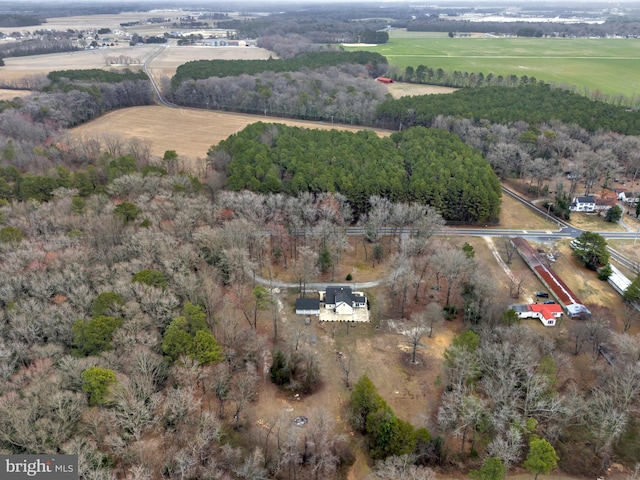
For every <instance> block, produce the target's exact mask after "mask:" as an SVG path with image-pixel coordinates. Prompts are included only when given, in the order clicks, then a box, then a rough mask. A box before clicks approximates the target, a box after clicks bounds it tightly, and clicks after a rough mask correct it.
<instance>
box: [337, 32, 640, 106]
mask: <svg viewBox="0 0 640 480" xmlns="http://www.w3.org/2000/svg"><path fill="white" fill-rule="evenodd" d="M389 36H390V38H389V42H388V43H386V44H382V45H378V46H375V47H349V48H351V49H354V50H355V49H358V50H370V51H375V52H378V53H380V54H382V55H384V56H385V57H387V59H388V60H389V62H390V64H391V65H392V66H394V67H397V68H399V69H400V70H401V71H404V69H405V68H406V67H407V66H412V67H414V68H416V67H418V66H419V65H424V66H427V67H430V68H434V69H437V68H442V69H443V70H446V71H455V70H458V71H463V72H476V73H478V72H482V73H483V74H484V75H485V76H486V75H487V74H489V73H493V74H494V75H503V76H505V75H517V76H518V77H521V76H523V75H526V76H528V77H535V78H536V79H538V80H544V81H546V82H550V83H558V84H565V85H572V86H575V87H576V88H577V90H578V91H579V92H583V91H585V90H588V91H595V90H600V91H601V92H602V93H605V94H609V95H625V96H627V97H629V98H632V97H633V96H634V95H636V94H637V93H640V75H639V73H640V52H639V50H638V45H639V42H640V40H636V39H586V38H579V39H567V38H484V37H480V36H473V37H464V38H449V37H448V35H447V34H446V33H437V34H436V33H431V32H407V31H401V30H393V31H391V32H390V33H389Z"/></svg>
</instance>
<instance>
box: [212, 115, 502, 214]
mask: <svg viewBox="0 0 640 480" xmlns="http://www.w3.org/2000/svg"><path fill="white" fill-rule="evenodd" d="M209 156H211V157H214V158H216V157H222V156H228V157H229V158H230V160H229V162H228V164H227V168H226V171H227V187H228V188H229V189H231V190H243V189H248V190H252V191H256V192H260V193H279V192H283V193H285V194H287V195H298V194H299V193H301V192H312V193H320V192H334V193H335V192H339V193H341V194H343V195H344V196H345V197H346V198H347V199H348V200H349V203H350V205H351V206H352V208H353V209H354V210H355V212H356V213H357V214H358V215H360V214H362V213H365V212H366V211H367V209H368V200H369V198H370V197H371V196H376V195H377V196H382V197H385V198H388V199H390V200H391V201H393V202H409V203H411V202H419V203H424V204H427V205H430V206H431V207H432V208H434V209H436V210H437V211H438V212H440V214H441V215H442V216H443V218H444V219H445V220H449V221H456V222H465V223H487V222H489V223H491V222H494V221H495V220H496V219H497V218H498V213H499V210H500V196H501V190H500V182H499V181H498V178H497V177H496V175H495V174H494V173H493V171H492V170H491V168H490V166H489V164H488V163H487V162H486V160H485V159H483V158H482V157H481V156H480V155H479V154H478V153H477V152H476V151H474V150H473V149H471V148H469V147H468V146H467V145H465V144H464V143H462V142H461V141H460V140H459V138H458V137H457V136H456V135H452V134H450V133H448V132H444V131H442V130H428V129H425V128H415V129H408V130H404V131H402V132H399V133H395V134H393V135H392V136H391V138H379V137H378V136H377V135H376V134H375V133H373V132H367V131H361V132H358V133H355V134H354V133H350V132H341V131H338V130H331V131H324V130H312V129H301V128H294V127H287V126H284V125H274V124H264V123H261V122H258V123H255V124H253V125H251V126H249V127H247V128H245V129H244V130H243V131H241V132H238V133H237V134H236V135H233V136H232V137H230V138H229V139H227V140H224V141H222V142H221V143H220V144H219V145H217V146H216V147H213V148H212V149H211V150H210V151H209Z"/></svg>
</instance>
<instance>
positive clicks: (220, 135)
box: [70, 106, 390, 174]
mask: <svg viewBox="0 0 640 480" xmlns="http://www.w3.org/2000/svg"><path fill="white" fill-rule="evenodd" d="M255 122H274V123H284V124H286V125H291V126H298V127H306V128H319V129H324V130H331V129H338V130H350V131H353V132H356V131H359V130H362V127H351V126H342V125H332V124H328V123H322V122H307V121H299V120H288V119H284V118H279V117H265V116H260V115H242V114H235V113H228V112H218V111H208V110H198V109H192V108H169V107H163V106H149V107H132V108H124V109H121V110H116V111H113V112H109V113H107V114H106V115H103V116H102V117H100V118H97V119H96V120H93V121H92V122H89V123H86V124H84V125H81V126H79V127H76V128H74V129H72V130H71V131H70V132H71V135H72V136H76V137H77V138H82V137H91V138H99V137H100V136H101V135H103V134H105V133H109V134H116V135H119V136H121V137H122V138H123V139H125V140H126V139H130V138H140V139H144V140H148V141H150V142H151V154H152V155H153V156H156V157H162V156H163V155H164V152H166V151H167V150H175V151H176V152H177V153H178V155H179V156H180V157H181V159H182V160H183V161H184V162H185V164H186V167H187V168H189V169H191V170H192V172H193V173H196V174H197V173H198V172H200V171H201V170H202V168H203V165H204V164H203V161H202V159H204V158H205V157H206V156H207V150H208V149H209V148H210V147H211V146H212V145H217V144H218V143H219V142H220V141H221V140H224V139H226V138H228V137H229V136H230V135H233V134H234V133H237V132H238V131H240V130H242V129H243V128H244V127H246V126H247V125H250V124H252V123H255ZM376 133H378V135H380V136H388V135H390V132H389V131H386V130H376ZM199 159H200V160H199Z"/></svg>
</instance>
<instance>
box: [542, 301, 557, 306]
mask: <svg viewBox="0 0 640 480" xmlns="http://www.w3.org/2000/svg"><path fill="white" fill-rule="evenodd" d="M555 303H556V301H555V300H547V301H546V302H544V304H545V305H554V304H555Z"/></svg>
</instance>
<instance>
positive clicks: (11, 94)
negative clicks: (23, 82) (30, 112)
mask: <svg viewBox="0 0 640 480" xmlns="http://www.w3.org/2000/svg"><path fill="white" fill-rule="evenodd" d="M29 95H31V90H11V89H6V88H0V100H13V99H14V98H16V97H28V96H29Z"/></svg>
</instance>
